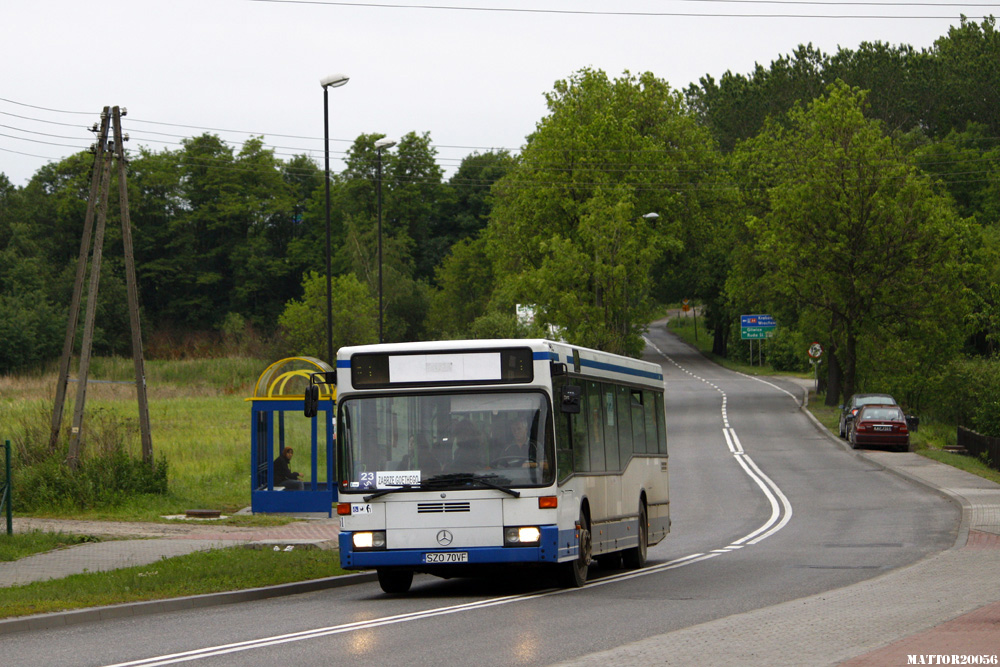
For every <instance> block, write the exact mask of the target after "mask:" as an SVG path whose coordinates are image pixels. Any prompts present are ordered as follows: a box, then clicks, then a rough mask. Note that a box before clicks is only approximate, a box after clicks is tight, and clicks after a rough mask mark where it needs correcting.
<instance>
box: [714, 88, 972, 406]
mask: <svg viewBox="0 0 1000 667" xmlns="http://www.w3.org/2000/svg"><path fill="white" fill-rule="evenodd" d="M864 101H865V93H864V92H862V91H860V90H858V89H856V88H854V89H852V88H850V87H848V86H847V85H846V84H844V83H842V82H838V83H837V84H835V85H831V86H830V87H829V88H828V92H827V95H825V96H824V97H822V98H819V99H817V100H815V101H813V102H812V103H811V104H810V105H809V106H808V108H807V109H798V108H795V109H792V110H791V111H790V112H789V117H788V130H787V131H785V130H782V129H781V128H780V127H779V126H777V125H775V124H772V125H771V126H769V127H768V128H767V129H766V130H765V131H764V132H763V133H762V134H761V135H760V136H759V137H757V138H755V139H753V140H750V141H748V142H745V143H744V144H743V145H741V146H740V148H739V154H740V164H741V168H742V170H743V178H742V182H743V183H745V184H748V185H749V184H753V185H754V186H756V187H755V188H754V189H753V190H750V191H748V192H747V193H746V197H747V202H748V209H749V210H751V211H757V212H759V214H758V215H750V216H749V217H748V219H747V221H746V230H747V231H746V233H747V235H748V239H747V240H748V244H747V245H746V246H745V250H744V252H742V253H741V254H740V256H739V257H738V258H737V266H736V269H735V270H734V273H733V276H732V279H731V281H730V289H731V291H732V294H733V295H734V297H735V298H736V299H737V300H739V301H742V302H743V303H761V301H762V300H763V301H764V303H768V304H777V305H782V306H783V307H784V308H785V309H786V311H787V310H789V309H790V306H791V305H792V304H794V306H795V307H796V309H797V310H798V312H799V314H800V318H802V320H803V321H811V322H812V323H813V326H820V327H823V328H824V330H822V331H816V332H815V333H816V334H817V336H820V337H819V338H818V339H820V340H822V341H824V342H827V343H828V349H829V350H830V352H831V353H832V355H831V357H832V363H831V364H830V382H829V387H828V393H827V403H828V404H831V405H832V404H835V403H836V402H837V398H838V394H839V393H840V391H843V393H844V394H845V395H849V394H851V393H853V392H854V391H855V387H856V379H857V377H858V372H859V370H858V369H859V363H861V361H862V360H861V359H860V357H859V344H863V345H864V349H865V350H868V351H869V354H870V353H871V351H872V350H874V349H876V348H878V347H879V346H880V345H881V344H885V343H887V342H888V341H890V340H893V339H894V338H898V337H900V336H904V337H906V336H909V337H911V338H913V339H914V340H917V341H927V340H928V337H930V336H934V335H935V332H942V331H943V332H950V331H951V327H950V326H948V323H949V322H954V321H960V320H961V317H960V309H961V308H962V307H963V304H962V301H961V299H960V298H955V297H954V296H953V295H956V294H960V293H961V289H960V286H959V284H958V278H959V271H958V267H957V266H956V264H955V262H954V260H953V258H954V257H955V255H956V251H957V249H958V241H959V231H960V229H961V226H962V225H961V224H960V222H959V220H958V218H957V216H956V215H955V212H954V209H953V208H952V207H951V205H950V203H949V201H948V200H947V198H946V197H943V196H941V195H940V194H938V193H937V192H935V190H934V188H933V187H932V185H931V182H930V181H929V179H928V178H927V177H926V176H923V175H921V174H920V173H919V171H918V170H917V169H916V168H915V167H914V166H913V165H912V164H911V163H910V162H909V161H908V159H907V158H906V157H905V156H904V155H903V154H902V153H901V152H900V151H899V149H898V147H897V146H896V145H895V144H894V142H893V141H892V140H891V139H890V138H888V137H886V136H885V135H884V134H883V132H882V129H881V126H880V124H879V123H878V122H875V121H871V120H868V119H866V118H865V116H864V113H863V109H864ZM820 334H822V335H820ZM942 342H943V343H944V348H945V349H946V348H947V341H946V340H945V341H942V340H941V339H937V340H935V343H942ZM945 349H942V350H940V351H941V352H945ZM952 349H954V348H952ZM942 356H947V353H945V354H942ZM841 371H842V378H841V377H840V375H839V372H841ZM841 380H842V382H841Z"/></svg>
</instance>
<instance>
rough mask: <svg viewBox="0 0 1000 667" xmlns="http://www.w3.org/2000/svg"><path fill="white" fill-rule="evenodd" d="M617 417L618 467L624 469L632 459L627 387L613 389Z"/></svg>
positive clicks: (630, 397)
mask: <svg viewBox="0 0 1000 667" xmlns="http://www.w3.org/2000/svg"><path fill="white" fill-rule="evenodd" d="M615 394H616V395H615V399H616V401H617V409H616V412H617V417H618V457H619V458H618V467H619V468H621V469H623V470H624V469H625V467H626V466H627V465H628V462H629V460H630V459H631V458H632V392H631V391H630V390H629V388H628V387H625V386H622V385H618V386H617V387H615Z"/></svg>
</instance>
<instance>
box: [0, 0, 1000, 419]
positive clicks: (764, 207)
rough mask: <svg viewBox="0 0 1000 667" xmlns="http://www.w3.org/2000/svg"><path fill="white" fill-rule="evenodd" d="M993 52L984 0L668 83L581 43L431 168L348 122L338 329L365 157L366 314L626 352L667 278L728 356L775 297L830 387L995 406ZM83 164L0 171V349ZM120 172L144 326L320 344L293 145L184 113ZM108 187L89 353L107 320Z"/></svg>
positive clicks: (9, 344)
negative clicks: (493, 145)
mask: <svg viewBox="0 0 1000 667" xmlns="http://www.w3.org/2000/svg"><path fill="white" fill-rule="evenodd" d="M998 62H1000V33H998V32H997V31H996V28H995V22H994V20H993V19H992V18H989V19H986V20H984V21H982V23H979V24H977V23H975V22H971V21H965V20H963V21H962V22H961V24H960V25H958V26H955V27H953V28H951V29H950V30H949V31H948V34H946V35H943V36H942V37H941V38H940V39H938V40H937V41H936V42H935V44H934V45H933V47H931V48H928V49H923V50H917V49H914V48H913V47H910V46H907V45H888V44H884V43H881V42H875V43H864V44H861V45H860V46H859V47H858V48H857V49H855V50H851V49H840V50H838V52H837V53H836V54H832V55H828V54H825V53H822V52H821V51H819V50H817V49H815V48H814V47H812V46H811V45H804V46H801V47H799V48H798V49H796V50H795V51H794V52H793V53H792V54H790V55H787V56H781V57H779V58H777V59H776V60H775V61H774V62H772V63H771V64H770V66H769V67H764V66H758V67H757V68H756V69H755V70H754V71H753V72H751V73H749V74H746V75H744V74H734V73H732V72H726V73H724V74H723V75H722V76H721V77H720V78H719V79H718V80H716V79H715V78H713V77H711V76H708V75H706V76H705V77H703V78H702V79H701V80H700V81H699V82H698V83H697V84H692V85H690V86H688V87H687V88H686V89H683V90H680V89H677V88H674V87H671V85H670V84H669V83H668V82H666V81H663V80H662V79H659V78H657V77H656V75H655V74H654V73H650V72H645V73H642V74H638V75H634V74H631V73H628V72H625V73H623V74H622V76H620V77H619V78H611V77H609V76H607V75H606V74H605V73H604V72H601V71H599V70H592V69H585V70H582V71H580V72H577V73H574V74H572V75H570V76H569V77H568V78H566V79H565V80H562V81H558V82H556V83H555V86H554V88H553V90H552V91H551V92H550V93H548V94H547V96H546V101H547V106H548V110H547V113H546V115H545V116H544V117H543V118H542V119H540V120H539V121H538V123H537V126H536V128H535V130H534V132H532V134H531V135H530V136H528V137H527V140H526V143H525V145H524V146H523V147H522V149H521V150H520V152H519V154H517V155H511V154H508V153H506V152H504V151H497V152H488V153H484V154H479V153H474V154H472V155H469V156H468V157H467V158H466V159H465V160H464V161H463V162H462V165H461V166H460V167H459V168H458V169H457V170H456V171H455V172H454V174H453V175H452V176H451V177H450V178H448V179H445V177H444V171H443V169H442V168H441V166H440V165H439V164H438V162H437V158H436V151H435V149H434V146H433V144H432V142H431V138H430V136H429V135H427V134H418V133H415V132H413V133H410V134H408V135H406V136H405V137H402V138H401V139H400V141H399V143H398V145H397V146H395V147H394V148H392V149H391V150H386V151H382V152H381V153H379V152H378V151H377V149H376V148H375V142H376V141H377V140H378V139H379V138H380V135H362V136H360V137H358V138H357V139H356V140H355V142H354V143H353V145H352V146H351V148H350V149H349V151H348V154H347V160H346V167H345V168H344V170H343V171H342V172H340V173H337V174H335V175H334V176H333V179H332V182H331V201H332V206H331V209H330V214H331V228H330V229H331V233H332V245H333V250H334V252H333V260H332V265H333V274H334V275H333V279H334V280H333V282H334V285H335V291H336V293H337V294H336V296H335V297H333V298H332V299H331V301H332V302H333V305H334V310H335V314H334V319H335V321H336V324H335V326H334V330H335V345H336V346H339V345H342V344H346V343H354V342H366V341H371V340H375V339H377V336H378V323H377V322H378V313H379V305H378V291H379V290H378V285H379V263H378V253H377V248H378V240H379V234H378V227H377V220H378V218H377V196H376V194H377V191H378V179H377V173H378V165H379V163H380V162H379V160H380V158H381V167H382V170H381V173H382V192H383V219H382V253H383V263H382V285H383V297H384V325H385V326H384V328H385V332H384V338H385V340H388V341H397V340H411V339H420V338H433V337H457V336H474V337H486V336H513V335H526V334H531V335H563V336H565V337H566V338H567V339H569V340H571V341H573V342H575V343H579V344H584V345H589V346H593V347H599V348H604V349H609V350H614V351H618V352H623V353H627V354H637V353H638V352H639V351H640V350H641V348H642V340H641V335H642V333H643V330H644V323H645V322H646V321H647V319H648V317H649V316H650V313H651V312H652V310H651V306H652V304H653V303H654V302H671V301H678V300H680V299H681V298H689V299H692V300H693V301H695V302H696V303H698V304H699V306H700V308H701V310H702V312H703V313H704V314H705V316H706V317H707V324H708V328H709V330H710V331H711V333H712V335H713V336H714V339H713V340H714V344H713V347H714V350H715V352H716V353H718V354H723V355H728V356H733V357H739V356H741V355H742V356H745V355H746V346H745V344H744V343H742V342H741V341H740V340H739V327H738V326H737V323H738V322H739V315H740V314H741V313H750V312H771V313H773V314H774V315H775V316H776V318H777V320H778V322H779V333H778V336H777V338H775V339H774V340H773V341H771V342H769V343H768V344H766V345H765V346H764V350H763V352H764V355H766V356H767V357H768V359H769V360H770V361H771V362H772V363H773V364H775V365H776V366H778V367H781V368H798V369H804V368H806V367H807V365H806V364H807V361H806V355H805V348H806V347H807V346H808V344H809V343H811V342H812V341H818V342H821V343H822V344H823V345H824V347H825V349H826V350H827V354H826V355H825V356H824V366H823V368H824V370H825V372H826V373H827V378H826V379H827V380H828V386H829V392H828V401H830V402H832V403H835V402H837V401H838V399H839V397H840V396H841V395H843V394H844V393H850V392H851V391H856V390H858V391H861V390H890V391H892V392H894V393H896V394H897V395H898V396H899V397H900V398H901V400H903V401H905V402H906V403H907V406H908V407H909V408H910V409H911V410H923V411H924V412H925V414H928V415H930V414H937V415H938V416H941V417H942V418H950V419H951V418H953V419H957V420H963V421H967V422H969V423H973V422H975V423H977V424H980V425H981V426H982V428H984V429H987V430H989V429H993V428H994V427H992V426H990V425H989V423H988V422H990V420H989V419H988V418H987V415H988V414H991V411H990V408H989V407H984V406H989V405H995V402H996V401H997V400H998V399H997V395H998V394H997V392H996V391H994V390H993V389H990V387H993V386H995V384H994V383H993V382H992V380H991V379H990V378H992V377H994V376H995V375H996V373H995V371H994V370H993V369H994V368H995V364H996V362H995V361H994V359H993V355H994V354H995V353H996V351H997V349H998V342H1000V261H998V260H1000V144H998V139H1000V68H998V67H997V65H996V64H997V63H998ZM91 168H92V159H91V157H90V156H89V155H88V154H80V155H75V156H72V157H70V158H67V159H65V160H63V161H61V162H59V163H55V164H50V165H47V166H45V167H43V168H41V169H39V171H38V172H37V173H36V175H35V176H34V178H33V179H32V180H31V182H30V183H28V184H27V185H26V186H24V187H20V188H19V187H13V186H12V185H11V184H10V183H9V181H8V180H7V179H6V178H3V177H2V175H0V336H2V339H3V345H2V346H0V371H10V370H12V369H17V368H25V367H31V366H34V365H37V364H39V363H43V362H46V361H48V360H51V359H52V358H54V357H55V356H56V355H58V353H59V348H60V345H61V338H62V332H63V328H64V323H65V311H66V304H67V303H68V302H69V294H70V289H71V285H72V276H73V274H74V271H75V263H76V257H77V253H78V244H79V237H80V230H81V227H82V220H83V216H84V211H85V210H86V197H87V189H88V184H89V180H90V170H91ZM128 184H129V197H130V203H131V219H132V222H133V226H134V238H135V245H136V257H137V261H138V274H139V282H140V288H141V299H142V307H143V318H144V320H143V324H144V327H145V328H146V329H147V331H149V332H152V333H153V334H159V335H164V333H163V332H176V331H181V332H190V331H221V330H224V329H226V330H227V331H228V332H229V333H230V334H232V333H234V332H233V331H232V329H233V327H234V323H237V322H238V323H243V324H244V325H245V326H246V327H252V328H253V329H254V330H255V331H260V332H263V333H264V334H266V335H268V336H270V337H272V339H273V340H274V341H276V343H275V344H276V346H277V347H276V349H280V350H281V351H282V352H285V353H289V354H290V353H310V354H316V355H320V356H324V355H325V352H324V347H325V346H324V342H325V333H326V332H325V328H326V323H325V312H324V310H323V308H324V307H325V297H326V293H325V253H324V250H325V234H326V229H327V228H326V223H325V220H326V208H325V200H324V188H323V185H324V182H323V173H322V171H321V170H320V169H319V168H318V166H317V165H316V164H315V163H314V162H313V161H312V160H311V159H309V158H308V157H306V156H297V157H294V158H292V159H289V160H281V159H279V158H277V157H276V156H275V154H274V153H273V151H271V150H269V149H267V148H265V144H264V142H263V138H255V139H251V140H249V141H247V142H246V143H244V144H243V146H242V147H240V148H239V149H238V150H237V149H235V148H233V147H230V146H228V145H226V144H225V143H224V142H223V141H222V140H220V139H219V138H218V137H217V136H214V135H211V134H205V135H202V136H198V137H193V138H190V139H187V140H185V141H184V142H183V144H182V145H181V147H180V148H178V149H168V150H164V151H161V152H153V151H150V150H147V149H141V150H139V151H138V153H137V154H135V155H133V156H132V159H131V161H130V163H129V181H128ZM113 187H114V184H113ZM112 191H114V190H112ZM116 206H117V202H116V201H112V202H111V206H110V210H109V220H108V240H107V248H106V252H105V262H104V266H103V268H102V281H101V288H100V293H99V294H98V295H97V300H98V312H99V317H98V322H97V324H98V331H97V332H96V337H95V346H96V348H97V351H98V352H100V353H114V352H126V351H127V349H128V345H129V337H128V335H127V326H128V325H127V322H128V319H127V312H126V311H125V299H124V298H123V294H124V279H123V278H122V276H123V268H122V260H121V258H120V257H121V253H120V252H116V246H118V245H120V232H119V231H118V230H117V221H118V211H117V209H116ZM650 214H655V216H654V215H650ZM518 305H521V306H530V307H531V310H530V312H533V314H534V321H533V322H527V321H525V320H523V319H518V318H517V317H516V315H515V307H516V306H518ZM977 375H981V376H982V378H981V381H979V380H977V379H976V376H977ZM946 378H968V383H969V385H975V386H976V388H975V389H973V388H972V387H971V386H966V385H965V384H961V386H957V387H956V386H954V385H953V384H952V385H950V386H949V384H948V382H947V381H946ZM963 382H965V380H963ZM943 392H947V393H948V394H949V395H948V396H947V397H946V396H944V395H943ZM991 402H992V403H991ZM995 412H996V411H995V410H993V413H995ZM993 421H994V422H995V421H996V420H995V419H994V420H993ZM995 430H1000V424H997V426H996V427H995Z"/></svg>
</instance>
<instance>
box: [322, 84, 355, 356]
mask: <svg viewBox="0 0 1000 667" xmlns="http://www.w3.org/2000/svg"><path fill="white" fill-rule="evenodd" d="M348 81H350V77H349V76H347V75H346V74H331V75H330V76H326V77H323V78H322V79H320V80H319V85H320V86H322V87H323V174H324V182H325V183H326V360H327V363H329V364H330V365H331V366H336V365H337V363H336V361H335V360H334V358H333V296H332V292H333V288H332V283H331V279H330V105H329V103H328V102H327V94H326V91H327V89H328V88H340V87H341V86H343V85H344V84H345V83H347V82H348Z"/></svg>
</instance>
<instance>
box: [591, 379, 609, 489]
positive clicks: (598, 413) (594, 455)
mask: <svg viewBox="0 0 1000 667" xmlns="http://www.w3.org/2000/svg"><path fill="white" fill-rule="evenodd" d="M603 400H604V397H603V396H602V395H601V385H600V384H598V383H597V382H588V383H587V426H588V436H589V437H588V442H589V448H590V470H591V472H602V471H604V470H605V469H606V468H605V466H604V411H603V410H602V409H601V401H603Z"/></svg>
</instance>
